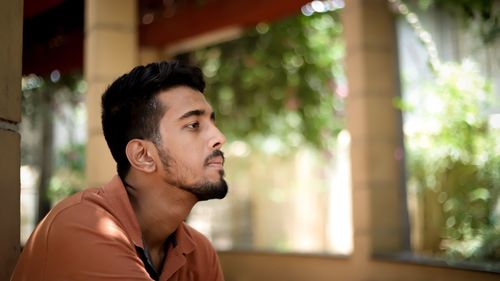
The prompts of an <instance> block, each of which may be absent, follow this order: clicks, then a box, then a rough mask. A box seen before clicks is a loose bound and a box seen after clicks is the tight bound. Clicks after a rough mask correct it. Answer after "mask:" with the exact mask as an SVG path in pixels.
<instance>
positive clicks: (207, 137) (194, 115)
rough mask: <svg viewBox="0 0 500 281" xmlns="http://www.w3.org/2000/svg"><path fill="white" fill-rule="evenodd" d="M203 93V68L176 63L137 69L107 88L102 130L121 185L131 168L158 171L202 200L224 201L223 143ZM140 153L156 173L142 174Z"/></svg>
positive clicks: (169, 180)
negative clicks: (143, 172)
mask: <svg viewBox="0 0 500 281" xmlns="http://www.w3.org/2000/svg"><path fill="white" fill-rule="evenodd" d="M204 87H205V82H204V80H203V75H202V72H201V70H200V69H199V68H197V67H193V66H187V65H182V64H179V63H177V62H158V63H152V64H149V65H146V66H139V67H136V68H134V69H133V70H132V71H131V72H129V73H128V74H125V75H123V76H121V77H120V78H118V79H117V80H116V81H115V82H113V83H112V84H111V85H110V86H109V87H108V89H107V90H106V92H105V93H104V94H103V96H102V126H103V131H104V137H105V138H106V142H107V143H108V146H109V148H110V150H111V154H112V155H113V158H114V159H115V161H116V162H117V170H118V175H119V176H120V177H121V178H122V179H125V178H126V176H127V174H128V173H129V171H130V169H131V168H137V169H139V170H143V171H146V172H147V173H149V172H151V171H158V172H160V173H161V176H162V178H163V179H164V181H165V182H166V183H169V184H171V185H174V186H176V187H179V188H181V189H185V190H188V191H190V192H192V193H193V194H195V195H196V196H197V197H198V199H200V200H207V199H211V198H222V197H224V196H225V194H226V192H227V185H226V183H225V181H224V179H223V169H222V164H223V163H222V162H223V156H222V153H221V152H220V150H219V149H220V147H221V146H222V144H223V143H224V141H225V140H224V136H223V135H222V134H221V133H220V131H219V130H218V129H217V127H215V123H214V119H215V117H214V116H215V115H214V114H213V111H212V108H211V107H210V105H209V104H208V103H207V102H206V100H205V98H204V96H203V94H202V93H203V90H204ZM152 150H156V151H155V152H154V153H152ZM142 151H146V152H148V154H147V156H148V157H149V156H151V157H150V158H148V159H146V160H148V161H149V160H151V161H152V162H151V163H152V165H153V166H152V167H154V168H155V169H153V170H148V169H142V168H143V166H141V165H142V164H141V163H143V162H140V161H142V160H141V159H143V158H140V157H142V156H141V155H143V154H141V153H142ZM151 153H152V154H151ZM153 154H154V155H156V156H157V158H155V157H153V156H154V155H153ZM144 155H146V154H144ZM152 155H153V156H152ZM221 161H222V162H221ZM219 164H220V165H219ZM156 168H158V169H156Z"/></svg>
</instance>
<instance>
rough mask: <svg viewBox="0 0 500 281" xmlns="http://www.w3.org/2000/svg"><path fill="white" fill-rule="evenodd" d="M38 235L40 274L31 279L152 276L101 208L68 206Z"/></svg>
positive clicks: (77, 280)
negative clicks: (42, 252) (41, 257)
mask: <svg viewBox="0 0 500 281" xmlns="http://www.w3.org/2000/svg"><path fill="white" fill-rule="evenodd" d="M35 239H36V238H35ZM40 239H44V240H45V241H43V242H42V244H45V265H44V266H43V267H42V269H41V274H42V275H43V277H42V276H41V277H42V278H34V279H30V280H47V281H48V280H51V281H57V280H61V281H62V280H75V281H80V280H81V281H83V280H95V281H101V280H102V281H104V280H137V281H139V280H141V281H151V280H152V279H151V278H150V277H149V274H148V273H147V271H146V270H145V268H144V265H143V263H142V261H141V260H140V258H139V257H138V256H137V254H136V250H135V246H134V245H133V243H132V242H131V241H130V239H129V238H128V236H127V235H126V233H125V231H124V230H123V228H122V227H121V226H120V225H119V223H118V222H117V221H116V220H115V219H114V218H113V216H112V215H111V214H110V213H108V212H106V211H105V210H104V209H102V208H95V207H93V206H89V205H86V204H79V205H78V206H73V207H72V208H67V209H65V210H63V211H61V212H60V213H58V214H57V216H56V217H55V218H54V219H53V220H52V222H51V223H50V225H47V226H46V230H45V237H40ZM38 242H40V241H38Z"/></svg>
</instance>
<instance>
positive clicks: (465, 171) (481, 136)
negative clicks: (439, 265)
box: [406, 61, 500, 263]
mask: <svg viewBox="0 0 500 281" xmlns="http://www.w3.org/2000/svg"><path fill="white" fill-rule="evenodd" d="M421 94H422V95H425V98H427V99H429V100H432V102H431V104H432V106H431V107H428V108H422V107H419V106H418V105H413V106H412V107H411V108H412V110H413V112H409V113H410V114H415V115H417V116H418V118H419V121H418V122H419V123H421V124H422V127H421V129H420V130H417V131H416V132H414V133H412V134H411V135H407V136H406V138H407V140H406V145H407V149H408V154H409V155H408V159H409V161H408V164H409V165H408V169H409V172H408V175H409V182H410V185H414V186H416V187H417V194H418V196H420V197H421V198H424V200H423V201H424V206H423V208H426V205H425V204H429V203H430V204H434V203H437V204H439V205H440V206H441V208H440V209H441V212H440V213H439V214H436V215H437V216H439V217H440V219H439V220H438V221H442V225H437V227H439V228H440V233H441V242H440V245H439V247H440V249H436V250H441V251H444V253H445V254H446V255H447V256H448V257H449V258H452V259H462V260H463V259H466V260H481V261H485V260H486V261H488V260H489V261H495V262H497V263H498V261H500V242H499V241H500V217H499V216H500V213H499V210H498V209H499V207H498V206H499V204H500V202H499V198H500V143H499V142H498V139H500V132H499V129H491V128H490V127H488V118H487V115H486V114H485V109H486V106H487V105H488V104H489V102H490V101H491V100H490V99H491V98H492V95H491V94H492V89H491V86H490V85H489V83H488V82H487V81H486V80H485V79H484V78H483V77H482V76H481V74H480V73H479V71H478V70H477V68H476V67H475V65H474V64H473V63H471V62H470V61H464V62H462V63H461V64H456V63H446V64H442V65H441V66H440V67H439V68H438V69H437V71H436V80H435V81H433V82H432V83H431V84H430V85H428V86H427V88H425V89H423V90H422V91H421ZM425 200H431V201H432V202H425ZM425 219H428V220H431V218H424V220H425ZM434 227H436V226H434Z"/></svg>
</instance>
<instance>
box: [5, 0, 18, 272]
mask: <svg viewBox="0 0 500 281" xmlns="http://www.w3.org/2000/svg"><path fill="white" fill-rule="evenodd" d="M22 34H23V1H0V42H2V43H1V44H0V62H1V64H2V67H1V68H0V144H1V145H0V223H1V224H0V229H2V231H1V232H0V253H1V254H0V269H1V270H0V280H9V279H10V274H11V272H12V270H13V269H14V266H15V264H16V261H17V257H18V255H19V253H20V248H21V247H20V220H21V218H20V194H21V188H20V187H21V183H20V175H19V174H20V170H19V168H20V164H21V148H20V147H21V145H20V141H21V138H20V135H19V122H21V51H22Z"/></svg>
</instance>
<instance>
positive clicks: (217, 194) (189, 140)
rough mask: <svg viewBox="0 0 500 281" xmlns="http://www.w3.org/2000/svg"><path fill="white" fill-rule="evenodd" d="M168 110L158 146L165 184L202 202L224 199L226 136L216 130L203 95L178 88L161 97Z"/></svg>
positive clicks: (189, 89) (185, 88) (163, 120)
mask: <svg viewBox="0 0 500 281" xmlns="http://www.w3.org/2000/svg"><path fill="white" fill-rule="evenodd" d="M157 98H158V100H159V101H160V102H161V103H162V104H163V106H164V107H165V108H166V112H165V114H164V115H163V117H162V119H161V120H160V124H159V133H160V136H161V142H160V143H159V144H157V148H158V153H159V156H160V159H161V162H162V165H163V170H164V174H163V177H164V181H165V182H167V183H168V184H171V185H174V186H176V187H178V188H181V189H184V190H187V191H189V192H191V193H193V194H194V195H196V196H197V198H198V199H199V200H208V199H213V198H219V199H220V198H224V196H225V195H226V193H227V183H226V181H225V180H224V167H223V166H224V156H223V154H222V152H221V151H220V149H221V147H222V145H223V144H224V142H225V138H224V135H223V134H222V133H221V132H220V131H219V129H218V128H217V127H216V126H215V114H214V112H213V110H212V107H211V106H210V105H209V104H208V103H207V101H206V100H205V97H204V96H203V94H202V93H200V92H199V91H197V90H194V89H191V88H189V87H185V86H179V87H175V88H172V89H169V90H167V91H164V92H162V93H160V94H159V95H158V96H157Z"/></svg>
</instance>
